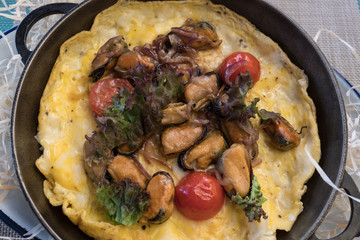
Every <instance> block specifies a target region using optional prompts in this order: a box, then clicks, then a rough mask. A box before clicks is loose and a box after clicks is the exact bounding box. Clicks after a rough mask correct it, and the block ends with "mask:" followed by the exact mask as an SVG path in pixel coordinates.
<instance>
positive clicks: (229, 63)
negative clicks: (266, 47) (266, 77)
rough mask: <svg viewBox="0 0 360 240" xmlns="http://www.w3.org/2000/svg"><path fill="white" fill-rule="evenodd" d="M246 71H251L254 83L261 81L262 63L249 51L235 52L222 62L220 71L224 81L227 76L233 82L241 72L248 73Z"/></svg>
mask: <svg viewBox="0 0 360 240" xmlns="http://www.w3.org/2000/svg"><path fill="white" fill-rule="evenodd" d="M246 71H249V72H250V76H251V78H252V81H253V83H254V84H255V83H256V82H257V81H259V78H260V63H259V61H258V60H257V59H256V57H254V56H253V55H251V54H250V53H247V52H234V53H232V54H230V55H229V56H227V57H226V58H225V60H224V61H223V62H222V64H221V66H220V70H219V73H220V76H221V78H222V80H223V81H224V82H226V79H227V78H228V81H229V82H232V81H234V80H235V78H236V76H237V75H238V74H239V73H240V72H241V73H246Z"/></svg>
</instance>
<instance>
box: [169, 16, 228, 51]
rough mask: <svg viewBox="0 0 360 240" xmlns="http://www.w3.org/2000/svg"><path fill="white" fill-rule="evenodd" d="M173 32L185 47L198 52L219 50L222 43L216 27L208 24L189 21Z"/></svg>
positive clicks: (175, 28) (173, 29) (174, 28)
mask: <svg viewBox="0 0 360 240" xmlns="http://www.w3.org/2000/svg"><path fill="white" fill-rule="evenodd" d="M171 32H172V33H174V34H176V35H177V36H178V37H179V38H180V39H181V40H182V42H183V44H184V45H187V46H190V47H193V48H195V49H197V50H207V49H211V48H217V47H218V46H219V45H220V44H221V42H222V41H221V40H220V39H219V37H218V35H217V33H216V30H215V27H214V26H213V25H211V24H210V23H208V22H195V21H194V20H192V19H187V20H186V21H185V24H184V25H183V26H181V27H173V28H171Z"/></svg>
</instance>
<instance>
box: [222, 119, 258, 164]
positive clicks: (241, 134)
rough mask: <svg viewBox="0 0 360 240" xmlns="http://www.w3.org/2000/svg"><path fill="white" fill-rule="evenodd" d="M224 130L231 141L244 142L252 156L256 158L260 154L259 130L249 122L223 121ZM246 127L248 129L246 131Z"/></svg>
mask: <svg viewBox="0 0 360 240" xmlns="http://www.w3.org/2000/svg"><path fill="white" fill-rule="evenodd" d="M222 124H223V131H224V132H225V134H226V136H227V137H228V139H229V141H230V143H231V144H232V143H241V144H244V145H245V147H246V149H247V150H248V151H249V154H250V156H251V158H254V157H256V156H257V154H258V144H257V140H258V131H257V130H255V128H254V127H253V126H252V125H250V124H251V123H250V122H248V124H242V125H241V122H240V121H239V120H230V121H223V122H222ZM245 129H246V130H247V131H245Z"/></svg>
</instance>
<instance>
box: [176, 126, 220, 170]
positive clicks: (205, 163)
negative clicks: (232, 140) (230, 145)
mask: <svg viewBox="0 0 360 240" xmlns="http://www.w3.org/2000/svg"><path fill="white" fill-rule="evenodd" d="M225 149H226V141H225V139H224V138H223V136H222V134H221V132H220V131H218V130H214V131H210V132H208V133H207V135H206V137H205V139H204V140H203V141H201V142H200V143H199V144H197V145H196V146H195V147H193V148H191V149H189V150H188V151H186V152H185V153H183V154H181V155H180V156H179V159H178V163H179V165H180V167H182V168H184V169H186V170H192V169H195V168H196V169H207V168H208V167H209V165H210V164H211V163H212V162H214V161H215V160H217V159H218V158H219V156H220V155H221V154H222V153H223V152H224V151H225Z"/></svg>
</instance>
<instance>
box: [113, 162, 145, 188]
mask: <svg viewBox="0 0 360 240" xmlns="http://www.w3.org/2000/svg"><path fill="white" fill-rule="evenodd" d="M107 170H108V172H109V173H110V175H111V177H112V178H113V179H114V180H116V181H120V180H122V179H124V178H130V179H131V180H132V181H133V182H136V183H138V184H139V185H140V187H141V188H145V187H146V181H147V180H148V179H147V178H146V177H145V176H144V175H143V174H142V173H141V171H140V170H139V168H138V167H137V166H136V164H135V163H134V162H133V160H131V159H130V158H128V157H126V156H122V155H118V156H116V157H114V159H113V160H112V162H111V163H110V165H109V167H108V169H107Z"/></svg>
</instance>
